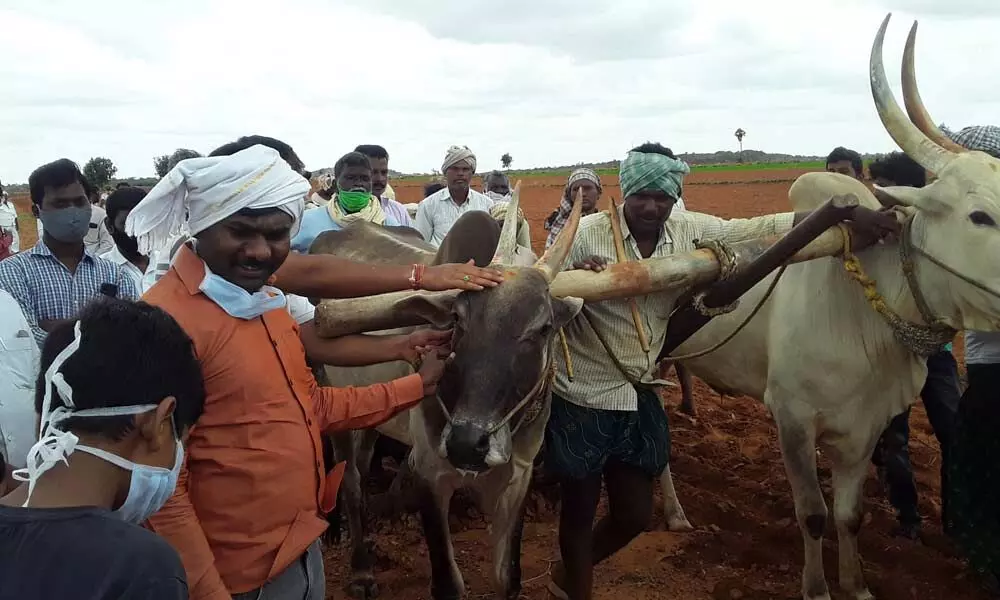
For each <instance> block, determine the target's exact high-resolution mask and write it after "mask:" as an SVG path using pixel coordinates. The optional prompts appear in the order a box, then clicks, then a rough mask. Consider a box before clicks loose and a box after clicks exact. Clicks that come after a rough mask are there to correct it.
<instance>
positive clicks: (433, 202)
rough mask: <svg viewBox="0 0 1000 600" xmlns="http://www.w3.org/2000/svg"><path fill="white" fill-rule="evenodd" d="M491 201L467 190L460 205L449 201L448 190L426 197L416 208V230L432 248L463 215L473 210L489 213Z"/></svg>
mask: <svg viewBox="0 0 1000 600" xmlns="http://www.w3.org/2000/svg"><path fill="white" fill-rule="evenodd" d="M491 206H493V200H491V199H490V197H489V196H487V195H486V194H483V193H481V192H477V191H476V190H473V189H469V197H468V199H466V201H465V202H463V203H462V204H461V205H459V204H456V203H455V201H454V200H452V199H451V192H449V191H448V188H443V189H440V190H438V191H436V192H434V193H433V194H431V195H430V196H427V197H426V198H424V199H423V200H422V201H421V202H420V206H418V207H417V218H416V223H415V225H416V229H417V231H419V232H420V235H422V236H424V239H425V240H426V241H427V242H429V243H430V244H431V245H433V246H434V247H438V246H440V245H441V242H443V241H444V236H446V235H448V231H450V230H451V226H452V225H454V224H455V221H457V220H458V218H459V217H461V216H462V215H464V214H465V213H467V212H469V211H473V210H483V211H486V212H489V210H490V207H491Z"/></svg>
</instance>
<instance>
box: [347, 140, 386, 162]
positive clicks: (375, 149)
mask: <svg viewBox="0 0 1000 600" xmlns="http://www.w3.org/2000/svg"><path fill="white" fill-rule="evenodd" d="M354 151H355V152H360V153H361V154H364V155H365V156H367V157H368V158H384V159H385V160H389V153H388V152H386V149H385V148H383V147H382V146H379V145H377V144H361V145H360V146H358V147H357V148H355V149H354Z"/></svg>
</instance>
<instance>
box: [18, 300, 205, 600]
mask: <svg viewBox="0 0 1000 600" xmlns="http://www.w3.org/2000/svg"><path fill="white" fill-rule="evenodd" d="M41 368H42V371H43V372H44V373H45V376H44V377H43V378H40V380H39V381H38V385H37V387H36V389H35V406H36V410H37V411H38V414H39V415H40V417H41V418H40V421H39V422H40V428H41V431H40V436H39V441H38V442H37V443H35V445H34V446H33V447H32V449H31V453H30V454H29V457H28V465H27V468H26V469H22V470H19V471H15V473H14V477H15V478H17V479H20V480H21V481H25V482H26V483H24V484H22V485H21V486H20V487H18V488H17V489H15V490H14V491H13V492H11V493H10V494H8V495H7V496H5V497H3V498H0V581H2V582H3V583H2V584H0V599H2V600H15V599H16V600H49V599H53V598H76V599H81V600H118V599H120V598H144V599H154V600H180V599H183V598H187V597H188V590H187V584H186V580H185V575H184V569H183V567H182V565H181V561H180V559H179V557H178V556H177V553H176V552H175V551H174V550H173V549H172V548H171V547H170V545H169V544H168V543H167V542H166V541H165V540H163V539H162V538H161V537H159V536H157V535H156V534H154V533H152V532H150V531H149V530H147V529H144V528H142V527H139V525H138V524H139V523H141V522H142V521H144V520H145V519H146V518H148V517H149V515H150V514H152V513H153V512H155V511H157V510H158V509H159V508H160V507H161V506H162V505H163V503H164V502H166V500H167V498H169V497H170V495H171V493H172V492H173V490H174V487H175V485H176V483H177V477H178V473H179V471H180V467H181V461H182V460H183V456H184V451H183V440H184V439H185V438H186V436H187V431H188V429H189V428H190V427H191V425H192V424H194V422H195V421H196V420H197V419H198V418H199V417H200V416H201V413H202V410H203V408H204V403H205V389H204V384H203V382H202V374H201V369H200V367H199V365H198V359H197V358H196V357H195V354H194V348H193V347H192V344H191V339H190V338H189V337H188V336H187V335H185V333H184V331H183V330H182V329H181V328H180V326H179V325H178V324H177V322H176V321H174V320H173V319H172V318H171V317H170V316H169V315H168V314H167V313H165V312H164V311H162V310H160V309H158V308H153V307H151V306H149V305H148V304H144V303H132V302H126V301H123V300H116V299H106V300H103V301H98V302H94V303H91V304H90V305H88V306H87V308H85V309H84V310H83V311H82V312H81V313H80V315H79V320H77V321H74V322H67V323H64V324H61V325H59V326H58V327H57V328H56V329H54V330H53V331H52V333H51V334H50V335H49V336H48V338H47V339H46V341H45V344H44V346H43V348H42V362H41ZM54 549H58V553H59V555H60V556H63V557H72V563H73V565H72V568H67V569H52V568H50V566H51V565H52V557H53V551H54Z"/></svg>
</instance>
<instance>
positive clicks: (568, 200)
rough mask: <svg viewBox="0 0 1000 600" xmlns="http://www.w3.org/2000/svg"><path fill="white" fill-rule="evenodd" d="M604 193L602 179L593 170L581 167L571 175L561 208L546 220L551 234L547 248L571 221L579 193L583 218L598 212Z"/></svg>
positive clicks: (547, 228)
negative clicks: (575, 200)
mask: <svg viewBox="0 0 1000 600" xmlns="http://www.w3.org/2000/svg"><path fill="white" fill-rule="evenodd" d="M603 191H604V190H603V188H602V187H601V178H600V177H598V176H597V173H595V172H594V171H593V170H591V169H588V168H586V167H581V168H579V169H575V170H574V171H573V172H572V173H570V174H569V178H568V179H567V180H566V185H565V186H564V187H563V194H562V199H561V200H560V201H559V208H557V209H556V210H554V211H553V212H552V214H550V215H549V216H548V218H546V219H545V229H546V230H547V231H548V232H549V237H548V239H547V240H546V241H545V247H546V248H548V247H549V246H551V245H552V242H554V241H556V237H557V236H558V235H559V232H560V231H562V228H563V226H564V225H565V224H566V221H568V220H569V213H570V212H572V210H573V200H574V199H575V198H576V195H577V193H578V192H582V193H583V216H587V215H592V214H594V213H596V212H597V211H598V208H597V201H598V200H600V199H601V193H602V192H603Z"/></svg>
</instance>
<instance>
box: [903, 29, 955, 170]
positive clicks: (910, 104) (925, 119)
mask: <svg viewBox="0 0 1000 600" xmlns="http://www.w3.org/2000/svg"><path fill="white" fill-rule="evenodd" d="M916 43H917V22H916V21H914V22H913V27H911V28H910V35H909V36H907V38H906V48H904V49H903V75H902V80H903V104H904V105H906V113H907V114H908V115H910V120H911V121H913V124H914V125H916V126H917V129H919V130H920V131H922V132H923V133H924V135H926V136H927V137H929V138H930V139H931V140H933V141H934V143H936V144H937V145H938V146H941V147H942V148H944V149H945V150H950V151H951V152H956V153H962V152H965V151H966V150H965V148H963V147H962V146H960V145H958V144H956V143H955V142H953V141H952V140H951V138H949V137H948V136H947V135H946V134H945V133H944V132H943V131H941V130H940V129H939V128H938V126H937V125H935V124H934V119H932V118H931V115H930V113H928V112H927V109H926V108H925V107H924V101H923V100H922V99H921V98H920V90H919V89H918V88H917V72H916V68H915V67H914V55H915V54H916V52H915V50H914V49H915V47H916Z"/></svg>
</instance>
